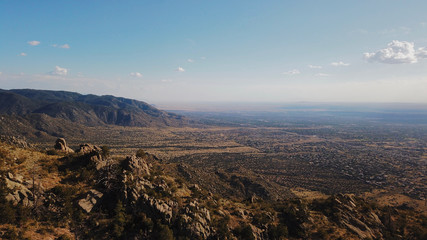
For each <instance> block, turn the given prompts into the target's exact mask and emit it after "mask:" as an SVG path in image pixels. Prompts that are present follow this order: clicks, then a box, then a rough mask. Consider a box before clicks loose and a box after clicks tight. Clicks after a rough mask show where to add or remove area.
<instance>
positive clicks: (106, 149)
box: [101, 146, 111, 157]
mask: <svg viewBox="0 0 427 240" xmlns="http://www.w3.org/2000/svg"><path fill="white" fill-rule="evenodd" d="M101 150H102V152H101V155H102V156H103V157H109V156H110V154H111V149H110V147H108V146H102V147H101Z"/></svg>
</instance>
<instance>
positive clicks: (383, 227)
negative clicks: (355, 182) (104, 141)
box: [0, 139, 427, 239]
mask: <svg viewBox="0 0 427 240" xmlns="http://www.w3.org/2000/svg"><path fill="white" fill-rule="evenodd" d="M52 145H53V144H52ZM21 146H24V147H25V144H24V145H22V144H21ZM47 153H48V154H49V155H46V154H45V153H41V152H38V151H35V150H31V149H25V148H19V147H16V146H11V145H8V144H5V143H0V158H1V159H0V160H1V161H0V176H1V177H0V180H1V181H0V216H2V217H1V218H0V238H2V239H13V237H15V238H19V239H25V238H28V239H47V238H51V239H174V238H175V239H425V237H426V236H427V235H426V233H427V229H426V225H425V223H426V217H425V216H423V215H422V214H420V213H417V212H416V211H414V210H411V209H403V208H390V207H378V206H376V205H373V204H371V203H369V202H367V201H366V200H364V199H361V198H358V197H356V196H354V195H341V194H339V195H334V196H330V197H328V198H322V199H314V200H304V199H298V198H293V199H282V200H274V201H271V200H266V199H263V197H262V196H253V197H252V198H250V199H240V198H238V197H234V198H233V197H224V196H219V195H215V194H212V193H211V192H209V191H208V190H206V189H203V188H201V187H200V186H198V185H197V184H189V183H187V182H186V181H185V180H183V179H182V178H180V177H178V176H172V175H167V174H164V172H163V169H164V168H166V167H170V166H167V165H165V164H164V163H162V162H161V161H160V160H159V159H157V158H156V157H155V156H153V155H150V154H147V153H145V152H144V151H142V150H139V151H138V152H137V153H136V155H133V156H128V157H124V158H123V157H114V156H110V151H109V148H108V147H105V146H103V147H98V146H94V145H91V144H82V145H80V147H79V148H78V149H75V150H71V149H70V148H69V147H68V146H67V143H66V141H65V139H58V140H57V142H56V144H55V149H51V150H49V151H47ZM35 222H37V223H38V224H34V223H35ZM18 226H19V227H18ZM23 226H25V227H23Z"/></svg>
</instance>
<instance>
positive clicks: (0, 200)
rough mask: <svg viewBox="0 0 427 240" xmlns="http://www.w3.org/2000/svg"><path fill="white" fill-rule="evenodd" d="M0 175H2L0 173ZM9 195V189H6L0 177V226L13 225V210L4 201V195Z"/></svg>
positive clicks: (7, 202)
mask: <svg viewBox="0 0 427 240" xmlns="http://www.w3.org/2000/svg"><path fill="white" fill-rule="evenodd" d="M0 175H3V173H2V172H0ZM8 193H9V189H8V188H7V187H6V183H5V180H4V178H3V177H0V216H1V217H0V224H4V223H14V222H15V209H14V208H13V205H12V204H11V203H10V202H9V201H7V200H6V195H7V194H8Z"/></svg>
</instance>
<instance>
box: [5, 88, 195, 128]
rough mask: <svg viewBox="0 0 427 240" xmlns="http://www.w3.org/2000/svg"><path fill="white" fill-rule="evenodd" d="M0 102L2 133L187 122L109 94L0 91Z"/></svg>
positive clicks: (148, 106)
mask: <svg viewBox="0 0 427 240" xmlns="http://www.w3.org/2000/svg"><path fill="white" fill-rule="evenodd" d="M0 102H1V104H0V115H1V118H0V121H1V123H2V124H0V126H1V127H0V133H1V134H10V133H15V135H16V133H18V135H30V136H31V135H33V134H36V135H43V134H48V135H53V136H61V135H63V133H64V132H65V133H66V132H67V129H68V130H72V129H74V128H75V129H78V128H80V127H81V126H89V127H96V126H104V125H118V126H134V127H164V126H182V125H185V124H186V123H187V121H188V120H187V119H185V118H184V117H182V116H180V115H177V114H174V113H168V112H165V111H161V110H159V109H157V108H155V107H153V106H152V105H150V104H148V103H145V102H142V101H138V100H134V99H128V98H122V97H115V96H111V95H104V96H97V95H92V94H89V95H83V94H79V93H75V92H67V91H50V90H34V89H12V90H1V89H0ZM17 125H22V126H21V127H20V128H16V126H17ZM61 126H62V127H61ZM72 132H74V130H72Z"/></svg>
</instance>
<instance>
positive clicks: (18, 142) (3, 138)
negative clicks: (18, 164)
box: [0, 135, 31, 148]
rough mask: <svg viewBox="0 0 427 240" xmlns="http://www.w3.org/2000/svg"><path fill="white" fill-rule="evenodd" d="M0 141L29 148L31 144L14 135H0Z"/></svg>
mask: <svg viewBox="0 0 427 240" xmlns="http://www.w3.org/2000/svg"><path fill="white" fill-rule="evenodd" d="M0 141H2V142H4V143H7V144H9V145H13V146H16V147H19V148H31V144H29V143H28V142H27V141H26V140H25V139H22V138H18V137H14V136H6V135H0Z"/></svg>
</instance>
